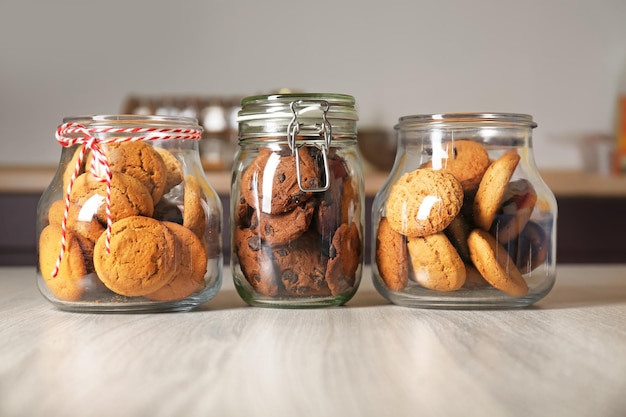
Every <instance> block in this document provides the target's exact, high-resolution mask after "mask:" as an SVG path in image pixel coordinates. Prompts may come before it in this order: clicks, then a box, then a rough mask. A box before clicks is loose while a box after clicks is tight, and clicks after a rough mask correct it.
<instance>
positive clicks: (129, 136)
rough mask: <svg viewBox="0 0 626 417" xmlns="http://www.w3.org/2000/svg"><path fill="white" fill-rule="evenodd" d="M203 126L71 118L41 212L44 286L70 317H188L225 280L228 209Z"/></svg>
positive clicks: (156, 119) (61, 133)
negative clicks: (211, 174)
mask: <svg viewBox="0 0 626 417" xmlns="http://www.w3.org/2000/svg"><path fill="white" fill-rule="evenodd" d="M201 134H202V128H201V127H200V126H199V125H198V123H197V121H196V119H192V118H186V117H171V116H139V115H99V116H84V117H67V118H65V119H64V120H63V124H62V125H60V126H59V128H58V129H57V133H56V136H57V140H58V142H59V143H60V144H61V145H62V146H63V148H62V151H61V159H60V163H59V167H58V169H57V171H56V174H55V176H54V178H53V179H52V182H51V183H50V185H49V186H48V188H47V189H46V191H45V192H44V193H43V195H42V196H41V199H40V201H39V206H38V210H37V234H38V257H39V264H38V278H37V282H38V286H39V289H40V291H41V293H42V294H43V295H44V296H45V297H46V298H47V299H48V300H49V301H50V302H52V303H53V304H54V305H55V306H57V307H58V308H60V309H62V310H68V311H83V312H153V311H154V312H157V311H181V310H189V309H192V308H194V307H197V306H199V305H200V304H202V303H204V302H205V301H207V300H209V299H210V298H212V297H213V296H214V295H215V293H216V292H217V291H218V290H219V288H220V285H221V280H222V266H223V255H222V240H221V230H222V206H221V202H220V199H219V197H218V196H217V194H216V193H215V191H214V190H213V188H212V187H211V185H209V183H208V182H207V180H206V177H205V175H204V171H203V170H202V165H201V162H200V155H199V152H198V141H199V139H200V137H201Z"/></svg>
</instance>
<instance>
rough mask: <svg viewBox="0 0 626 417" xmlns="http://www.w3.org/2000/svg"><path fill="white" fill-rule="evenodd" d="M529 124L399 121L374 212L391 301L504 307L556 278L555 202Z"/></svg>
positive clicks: (527, 299) (380, 281) (500, 119)
mask: <svg viewBox="0 0 626 417" xmlns="http://www.w3.org/2000/svg"><path fill="white" fill-rule="evenodd" d="M536 126H537V125H536V123H535V122H534V121H533V119H532V117H531V116H529V115H523V114H506V113H467V114H465V113H461V114H427V115H414V116H406V117H402V118H400V119H399V123H398V124H397V125H396V126H395V130H396V132H397V139H398V150H397V154H396V160H395V163H394V166H393V168H392V170H391V172H390V174H389V178H388V179H387V181H386V183H385V184H384V186H383V187H382V189H381V190H380V191H379V192H378V194H377V195H376V198H375V199H374V203H373V208H372V231H373V232H372V254H373V256H372V273H373V281H374V285H375V287H376V288H377V290H378V291H379V292H380V293H381V294H382V295H383V296H384V297H386V298H387V299H388V300H390V301H391V302H393V303H395V304H399V305H403V306H410V307H430V308H510V307H524V306H528V305H530V304H532V303H534V302H536V301H537V300H539V299H541V298H542V297H544V296H545V295H546V294H548V292H549V291H550V290H551V288H552V286H553V285H554V281H555V277H556V257H555V255H556V217H557V205H556V199H555V197H554V195H553V193H552V192H551V191H550V189H549V188H548V187H547V186H546V184H545V183H544V181H543V180H542V178H541V176H540V174H539V172H538V170H537V167H536V165H535V161H534V157H533V148H532V129H533V128H535V127H536Z"/></svg>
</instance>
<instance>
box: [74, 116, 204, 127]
mask: <svg viewBox="0 0 626 417" xmlns="http://www.w3.org/2000/svg"><path fill="white" fill-rule="evenodd" d="M63 123H78V124H86V125H89V126H103V125H110V124H116V125H117V124H148V125H149V124H156V125H174V126H194V127H199V126H200V125H199V124H198V119H196V118H194V117H186V116H165V115H144V114H93V115H82V116H68V117H64V118H63Z"/></svg>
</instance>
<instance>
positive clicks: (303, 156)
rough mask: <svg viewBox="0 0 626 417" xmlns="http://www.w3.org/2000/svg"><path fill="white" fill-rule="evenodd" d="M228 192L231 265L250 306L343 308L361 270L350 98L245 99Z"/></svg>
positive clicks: (358, 173)
mask: <svg viewBox="0 0 626 417" xmlns="http://www.w3.org/2000/svg"><path fill="white" fill-rule="evenodd" d="M241 103H242V107H241V110H240V111H239V114H238V125H239V149H238V152H237V155H236V158H235V165H234V167H233V181H232V189H231V242H232V243H231V251H232V252H231V254H232V256H231V267H232V273H233V279H234V283H235V286H236V288H237V291H238V292H239V295H240V296H241V297H242V299H243V300H244V301H246V302H247V303H249V304H251V305H254V306H269V307H286V308H290V307H291V308H297V307H323V306H333V305H341V304H344V303H345V302H347V301H348V300H349V299H350V298H351V297H352V296H353V295H354V293H355V292H356V290H357V288H358V286H359V283H360V280H361V271H362V266H363V247H364V245H363V237H364V210H363V209H364V191H363V189H364V185H363V172H362V166H361V160H360V157H359V153H358V149H357V142H356V140H357V128H356V125H357V119H358V117H357V112H356V110H355V107H354V105H355V101H354V98H353V97H351V96H348V95H341V94H277V95H265V96H252V97H246V98H244V99H243V100H242V102H241Z"/></svg>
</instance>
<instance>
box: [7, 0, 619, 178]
mask: <svg viewBox="0 0 626 417" xmlns="http://www.w3.org/2000/svg"><path fill="white" fill-rule="evenodd" d="M625 19H626V2H625V1H623V0H596V1H589V0H527V1H524V2H519V1H511V0H505V1H500V0H473V1H465V0H440V1H436V2H434V1H411V0H388V1H384V2H373V3H372V2H370V3H364V2H362V1H359V0H333V1H330V0H320V1H315V2H311V1H299V2H298V1H287V0H265V1H230V0H178V1H175V2H155V1H151V0H105V1H97V2H96V1H89V0H59V1H54V2H50V1H45V0H3V2H2V4H1V5H0V77H1V78H0V165H3V164H4V165H7V164H10V165H33V164H35V165H37V164H44V165H54V164H56V163H57V162H58V157H59V154H60V147H59V145H58V144H57V143H56V141H55V139H54V130H55V129H56V127H57V126H58V124H60V123H61V120H62V118H63V117H64V116H69V115H79V114H94V113H117V112H121V111H123V109H124V106H125V104H126V103H127V101H128V99H129V96H133V95H134V96H166V95H173V96H181V95H194V96H211V97H214V96H217V97H227V98H233V97H235V98H237V97H241V96H245V95H250V94H258V93H266V92H269V91H275V90H276V89H279V88H284V87H286V88H292V89H298V90H304V91H308V92H336V93H346V94H351V95H354V96H355V98H356V100H357V105H358V111H359V113H360V116H361V123H360V129H361V130H369V129H370V128H372V129H374V128H381V127H382V128H388V129H391V128H392V127H393V125H394V124H395V123H396V121H397V119H398V117H400V116H403V115H407V114H415V113H433V112H455V111H503V112H522V113H530V114H532V115H533V116H534V117H535V119H536V121H537V122H538V124H539V128H538V129H536V131H535V149H536V151H535V154H536V159H537V163H538V165H539V167H540V168H550V169H552V168H554V169H577V168H581V167H582V166H583V162H584V161H583V157H582V156H581V154H580V152H579V143H580V141H581V140H582V139H583V138H585V137H586V136H587V135H590V134H611V133H612V131H613V126H614V119H615V117H614V115H615V104H616V97H617V93H618V89H619V84H620V75H621V74H622V73H623V72H626V67H625V65H624V64H625V63H626V25H625V24H624V20H625Z"/></svg>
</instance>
